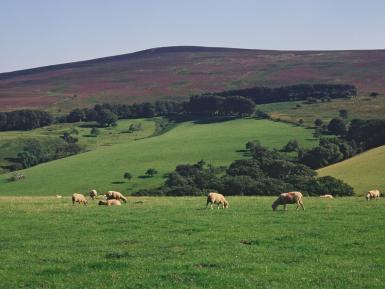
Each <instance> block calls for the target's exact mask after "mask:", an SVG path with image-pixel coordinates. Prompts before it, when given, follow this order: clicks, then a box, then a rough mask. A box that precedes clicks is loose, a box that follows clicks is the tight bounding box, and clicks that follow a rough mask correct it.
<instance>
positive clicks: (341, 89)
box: [217, 84, 357, 104]
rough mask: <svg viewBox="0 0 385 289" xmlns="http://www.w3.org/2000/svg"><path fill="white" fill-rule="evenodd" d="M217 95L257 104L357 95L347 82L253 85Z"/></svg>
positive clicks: (355, 90) (354, 88)
mask: <svg viewBox="0 0 385 289" xmlns="http://www.w3.org/2000/svg"><path fill="white" fill-rule="evenodd" d="M217 95H220V96H224V97H229V96H235V95H241V96H244V97H247V98H250V99H252V100H253V101H254V102H255V103H256V104H262V103H271V102H280V101H292V100H309V99H314V100H316V99H332V98H343V97H351V96H355V95H357V89H356V87H355V86H354V85H347V84H298V85H291V86H283V87H277V88H270V87H252V88H246V89H239V90H229V91H224V92H221V93H217Z"/></svg>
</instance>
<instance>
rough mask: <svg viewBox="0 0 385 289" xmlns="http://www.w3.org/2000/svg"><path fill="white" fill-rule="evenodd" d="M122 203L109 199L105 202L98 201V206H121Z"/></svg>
mask: <svg viewBox="0 0 385 289" xmlns="http://www.w3.org/2000/svg"><path fill="white" fill-rule="evenodd" d="M121 205H122V203H121V202H120V201H119V200H115V199H111V200H107V201H99V206H121Z"/></svg>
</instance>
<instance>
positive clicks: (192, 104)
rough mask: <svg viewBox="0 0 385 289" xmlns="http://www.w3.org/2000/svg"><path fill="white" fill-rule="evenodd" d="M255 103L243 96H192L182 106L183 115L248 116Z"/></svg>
mask: <svg viewBox="0 0 385 289" xmlns="http://www.w3.org/2000/svg"><path fill="white" fill-rule="evenodd" d="M254 111H255V103H254V102H253V101H252V100H250V99H248V98H246V97H243V96H229V97H222V96H218V95H212V94H207V95H206V94H204V95H199V96H192V97H191V98H190V100H189V101H188V102H186V103H185V104H184V111H183V112H184V113H187V114H192V115H198V116H248V115H251V114H253V113H254Z"/></svg>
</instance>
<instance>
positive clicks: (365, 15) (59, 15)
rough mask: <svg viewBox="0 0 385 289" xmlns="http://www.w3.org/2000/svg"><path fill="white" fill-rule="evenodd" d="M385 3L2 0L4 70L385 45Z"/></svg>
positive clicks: (0, 39) (1, 56)
mask: <svg viewBox="0 0 385 289" xmlns="http://www.w3.org/2000/svg"><path fill="white" fill-rule="evenodd" d="M384 11H385V1H382V0H366V1H360V0H350V1H348V0H334V1H332V0H319V1H313V0H266V1H262V0H261V1H258V0H254V1H252V0H237V1H236V0H222V1H220V0H194V1H191V0H158V1H155V0H147V1H143V0H141V1H139V0H126V1H123V0H105V1H101V0H0V72H7V71H13V70H18V69H24V68H31V67H38V66H43V65H50V64H58V63H65V62H71V61H78V60H85V59H92V58H97V57H103V56H111V55H116V54H123V53H129V52H134V51H138V50H142V49H147V48H152V47H160V46H171V45H203V46H223V47H241V48H255V49H279V50H290V49H298V50H309V49H311V50H317V49H320V50H325V49H326V50H329V49H333V50H337V49H338V50H340V49H383V48H385V17H384V14H385V12H384Z"/></svg>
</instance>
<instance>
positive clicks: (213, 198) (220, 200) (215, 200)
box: [206, 192, 229, 209]
mask: <svg viewBox="0 0 385 289" xmlns="http://www.w3.org/2000/svg"><path fill="white" fill-rule="evenodd" d="M209 204H210V207H211V209H212V208H213V205H214V204H217V205H218V209H219V205H222V209H227V208H228V207H229V202H228V201H226V199H225V197H224V196H223V195H222V194H219V193H215V192H211V193H209V194H208V195H207V203H206V209H207V206H208V205H209Z"/></svg>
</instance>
